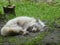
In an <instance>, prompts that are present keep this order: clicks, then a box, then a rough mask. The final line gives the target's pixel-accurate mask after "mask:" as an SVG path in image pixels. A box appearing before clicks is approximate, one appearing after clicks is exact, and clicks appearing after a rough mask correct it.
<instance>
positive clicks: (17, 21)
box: [1, 16, 45, 36]
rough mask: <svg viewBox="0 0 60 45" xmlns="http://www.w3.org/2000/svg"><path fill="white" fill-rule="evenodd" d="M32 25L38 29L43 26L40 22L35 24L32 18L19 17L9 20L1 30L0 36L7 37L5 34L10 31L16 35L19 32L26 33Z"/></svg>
mask: <svg viewBox="0 0 60 45" xmlns="http://www.w3.org/2000/svg"><path fill="white" fill-rule="evenodd" d="M32 25H36V26H37V27H38V28H39V29H41V28H43V27H44V26H45V24H44V23H43V22H42V21H41V20H39V21H38V22H37V23H36V19H35V18H33V17H27V16H21V17H17V18H14V19H12V20H9V21H8V22H7V23H6V25H5V26H4V27H3V28H2V29H1V35H3V36H6V35H8V34H7V33H8V32H9V30H11V29H12V30H13V31H14V32H16V33H20V31H21V30H24V31H27V28H28V27H29V26H32ZM34 29H35V28H34Z"/></svg>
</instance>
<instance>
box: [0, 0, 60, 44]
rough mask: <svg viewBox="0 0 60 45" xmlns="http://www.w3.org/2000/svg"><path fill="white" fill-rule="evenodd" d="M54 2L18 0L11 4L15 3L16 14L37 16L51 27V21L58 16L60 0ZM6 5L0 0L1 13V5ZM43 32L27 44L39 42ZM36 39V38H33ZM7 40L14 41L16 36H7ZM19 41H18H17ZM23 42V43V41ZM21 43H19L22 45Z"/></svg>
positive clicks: (1, 38) (1, 8)
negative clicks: (23, 0)
mask: <svg viewBox="0 0 60 45" xmlns="http://www.w3.org/2000/svg"><path fill="white" fill-rule="evenodd" d="M56 2H58V3H56V4H54V5H53V4H52V5H49V4H47V3H35V2H29V1H28V2H19V1H17V2H16V1H14V0H13V1H12V4H15V5H16V9H15V11H16V16H30V17H35V18H39V19H41V20H47V21H48V22H49V23H48V26H50V27H51V28H53V23H54V21H55V20H56V19H57V18H60V0H57V1H56ZM6 5H8V2H7V1H6V0H3V1H2V0H1V1H0V12H2V13H3V6H6ZM11 18H14V16H9V19H11ZM44 36H45V34H44V33H43V34H41V35H40V36H38V37H37V39H36V38H34V39H33V40H32V41H29V42H27V43H26V44H27V45H35V44H36V43H37V44H39V42H40V40H41V39H43V38H44ZM35 39H36V40H35ZM0 42H3V37H1V36H0ZM9 42H16V43H17V38H15V37H12V38H9ZM18 43H19V42H18ZM24 44H25V43H24ZM24 44H21V45H24Z"/></svg>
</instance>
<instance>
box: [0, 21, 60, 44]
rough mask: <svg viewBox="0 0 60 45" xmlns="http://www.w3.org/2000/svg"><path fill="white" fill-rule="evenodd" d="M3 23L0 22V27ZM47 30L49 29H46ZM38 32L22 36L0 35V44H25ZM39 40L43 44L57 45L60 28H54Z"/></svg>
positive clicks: (36, 35) (59, 37) (59, 39)
mask: <svg viewBox="0 0 60 45" xmlns="http://www.w3.org/2000/svg"><path fill="white" fill-rule="evenodd" d="M4 24H5V23H3V22H0V29H1V27H2V26H3V25H4ZM45 32H46V31H45ZM48 32H49V31H48ZM40 33H42V32H38V33H30V35H27V36H22V35H17V36H10V37H2V36H0V40H1V41H0V45H25V44H24V43H26V42H30V41H32V40H33V39H34V38H37V37H38V36H39V35H40ZM41 42H42V43H43V45H52V44H53V45H58V43H59V42H60V28H54V31H51V32H50V33H48V34H47V35H46V36H45V37H44V38H43V39H42V40H41Z"/></svg>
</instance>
